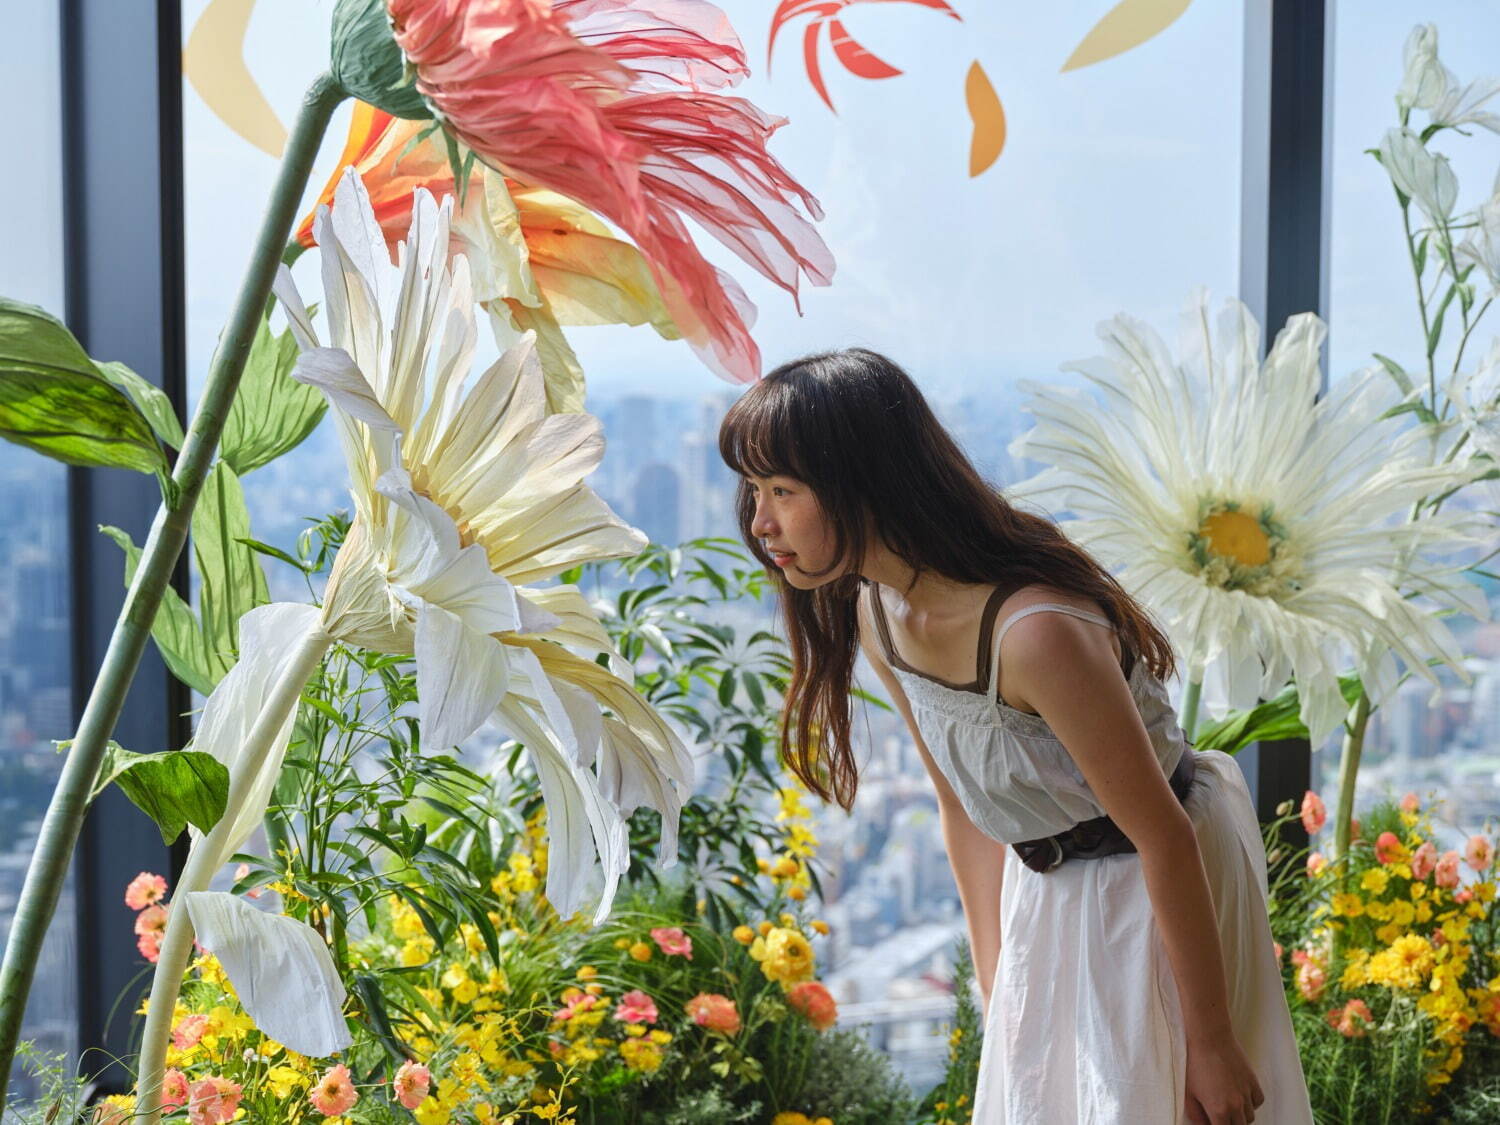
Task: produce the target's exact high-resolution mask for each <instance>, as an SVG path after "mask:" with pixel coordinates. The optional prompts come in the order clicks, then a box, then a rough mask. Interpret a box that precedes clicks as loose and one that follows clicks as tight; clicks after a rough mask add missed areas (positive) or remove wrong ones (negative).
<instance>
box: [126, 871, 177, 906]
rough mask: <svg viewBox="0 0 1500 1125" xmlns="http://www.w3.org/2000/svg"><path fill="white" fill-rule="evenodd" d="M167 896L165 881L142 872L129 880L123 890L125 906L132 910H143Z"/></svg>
mask: <svg viewBox="0 0 1500 1125" xmlns="http://www.w3.org/2000/svg"><path fill="white" fill-rule="evenodd" d="M166 896H167V881H166V879H164V878H162V877H161V876H160V875H153V874H151V872H149V871H142V872H141V873H140V874H139V875H137V876H136V877H135V878H134V879H132V880H130V886H128V887H126V888H125V905H126V906H128V907H130V909H132V910H145V909H146V907H148V906H151V905H153V904H155V903H158V902H160V901H161V900H162V899H164V898H165V897H166Z"/></svg>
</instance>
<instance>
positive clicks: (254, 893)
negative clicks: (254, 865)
mask: <svg viewBox="0 0 1500 1125" xmlns="http://www.w3.org/2000/svg"><path fill="white" fill-rule="evenodd" d="M248 874H250V865H249V864H248V863H242V864H240V865H239V866H238V867H236V868H235V869H234V881H235V882H236V883H238V882H239V881H240V880H241V879H243V878H244V877H245V876H246V875H248ZM245 897H246V898H260V888H259V887H251V888H250V889H249V890H248V891H246V892H245Z"/></svg>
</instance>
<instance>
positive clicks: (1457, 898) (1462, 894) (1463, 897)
mask: <svg viewBox="0 0 1500 1125" xmlns="http://www.w3.org/2000/svg"><path fill="white" fill-rule="evenodd" d="M1473 898H1474V892H1473V891H1471V890H1470V889H1469V888H1468V887H1465V888H1464V889H1463V890H1461V891H1456V892H1454V895H1453V901H1454V902H1456V903H1458V904H1459V905H1460V906H1462V905H1464V904H1465V903H1467V902H1470V901H1471V900H1472V899H1473ZM1438 933H1439V934H1441V933H1442V931H1441V930H1439V931H1438Z"/></svg>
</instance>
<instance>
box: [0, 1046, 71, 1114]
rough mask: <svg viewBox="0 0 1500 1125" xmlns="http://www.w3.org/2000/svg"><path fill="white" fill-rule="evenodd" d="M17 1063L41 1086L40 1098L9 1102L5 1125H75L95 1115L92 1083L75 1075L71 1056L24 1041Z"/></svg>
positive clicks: (17, 1047)
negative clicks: (90, 1096)
mask: <svg viewBox="0 0 1500 1125" xmlns="http://www.w3.org/2000/svg"><path fill="white" fill-rule="evenodd" d="M16 1062H17V1063H19V1064H20V1070H21V1072H22V1073H24V1074H27V1075H29V1076H30V1077H31V1079H32V1080H33V1081H34V1082H35V1083H36V1084H37V1086H39V1087H40V1096H38V1097H37V1098H36V1100H34V1101H30V1102H21V1101H18V1100H16V1099H15V1098H14V1097H12V1098H11V1099H10V1100H8V1101H7V1102H6V1106H5V1125H73V1123H75V1122H83V1121H87V1120H88V1119H89V1118H90V1117H92V1116H93V1111H92V1110H90V1109H89V1107H88V1105H87V1101H88V1089H87V1087H88V1081H87V1079H85V1078H83V1077H82V1076H80V1075H78V1074H76V1073H75V1072H74V1068H73V1066H72V1065H71V1064H70V1062H69V1060H68V1056H67V1055H65V1054H62V1053H60V1052H53V1051H44V1050H41V1049H39V1048H38V1047H37V1046H36V1044H34V1043H32V1042H30V1041H29V1040H23V1041H22V1042H20V1043H19V1044H17V1045H16ZM14 1093H15V1091H12V1094H14Z"/></svg>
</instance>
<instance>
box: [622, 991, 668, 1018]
mask: <svg viewBox="0 0 1500 1125" xmlns="http://www.w3.org/2000/svg"><path fill="white" fill-rule="evenodd" d="M657 1016H658V1012H657V1010H656V1002H655V1001H654V1000H652V999H651V997H649V996H647V995H646V994H645V993H644V992H642V991H641V990H640V989H639V988H633V989H631V990H630V991H629V992H627V993H626V994H625V995H624V996H621V997H620V1002H619V1003H618V1004H616V1005H615V1019H617V1020H619V1021H620V1022H622V1023H655V1022H656V1020H657Z"/></svg>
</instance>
